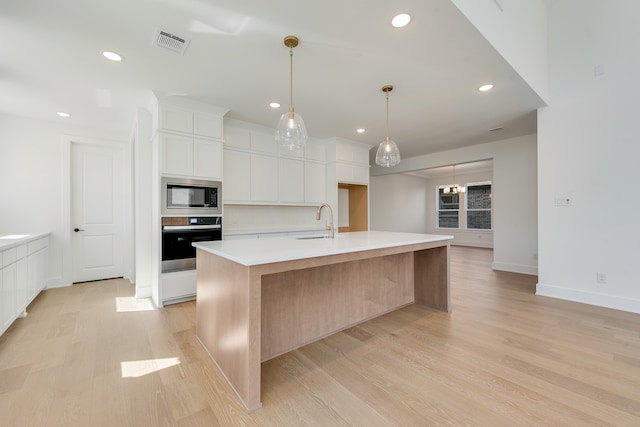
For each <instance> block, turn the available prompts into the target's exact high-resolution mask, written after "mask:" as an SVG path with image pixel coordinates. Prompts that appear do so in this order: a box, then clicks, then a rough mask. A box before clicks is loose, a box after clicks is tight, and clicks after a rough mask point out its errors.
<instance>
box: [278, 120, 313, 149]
mask: <svg viewBox="0 0 640 427" xmlns="http://www.w3.org/2000/svg"><path fill="white" fill-rule="evenodd" d="M276 141H277V142H278V145H280V146H281V147H283V148H288V149H289V150H293V149H297V148H302V147H304V144H305V143H306V142H307V128H306V127H305V125H304V120H302V116H301V115H300V114H298V113H295V112H293V111H291V112H287V113H284V114H283V115H282V117H280V121H279V122H278V126H277V127H276Z"/></svg>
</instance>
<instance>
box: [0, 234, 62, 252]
mask: <svg viewBox="0 0 640 427" xmlns="http://www.w3.org/2000/svg"><path fill="white" fill-rule="evenodd" d="M50 235H51V232H50V231H47V232H44V233H33V234H29V235H28V236H27V237H23V238H20V239H15V240H14V239H7V243H6V244H3V242H4V240H2V239H0V251H6V250H8V249H13V248H15V247H17V246H20V245H24V244H26V243H29V242H33V241H34V240H38V239H41V238H43V237H49V236H50ZM0 237H3V236H0Z"/></svg>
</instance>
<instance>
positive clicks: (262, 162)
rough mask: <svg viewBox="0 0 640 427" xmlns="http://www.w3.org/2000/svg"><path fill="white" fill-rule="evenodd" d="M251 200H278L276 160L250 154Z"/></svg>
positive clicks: (275, 158)
mask: <svg viewBox="0 0 640 427" xmlns="http://www.w3.org/2000/svg"><path fill="white" fill-rule="evenodd" d="M251 200H252V201H254V202H276V201H277V200H278V158H277V157H272V156H263V155H261V154H251Z"/></svg>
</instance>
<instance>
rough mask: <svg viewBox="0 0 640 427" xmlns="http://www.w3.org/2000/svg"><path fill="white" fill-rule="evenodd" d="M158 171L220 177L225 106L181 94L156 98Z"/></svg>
mask: <svg viewBox="0 0 640 427" xmlns="http://www.w3.org/2000/svg"><path fill="white" fill-rule="evenodd" d="M156 106H157V109H156V110H155V111H157V113H158V114H157V116H156V117H157V126H158V141H159V145H160V173H161V174H162V175H177V176H183V177H189V178H201V179H213V180H222V178H223V177H222V141H223V139H222V138H223V119H222V118H223V116H224V115H225V114H226V112H227V111H228V110H227V109H224V108H220V107H216V106H213V105H208V104H203V103H201V102H197V101H195V100H190V99H188V98H183V97H166V98H162V99H160V100H158V104H157V105H156Z"/></svg>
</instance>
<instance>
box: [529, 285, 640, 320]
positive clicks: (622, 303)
mask: <svg viewBox="0 0 640 427" xmlns="http://www.w3.org/2000/svg"><path fill="white" fill-rule="evenodd" d="M536 295H540V296H544V297H550V298H557V299H562V300H567V301H573V302H579V303H582V304H589V305H595V306H598V307H605V308H613V309H615V310H621V311H629V312H631V313H639V314H640V300H638V299H634V298H622V297H618V296H615V295H608V294H603V293H598V292H589V291H582V290H578V289H569V288H563V287H560V286H552V285H545V284H544V283H538V284H537V285H536Z"/></svg>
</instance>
